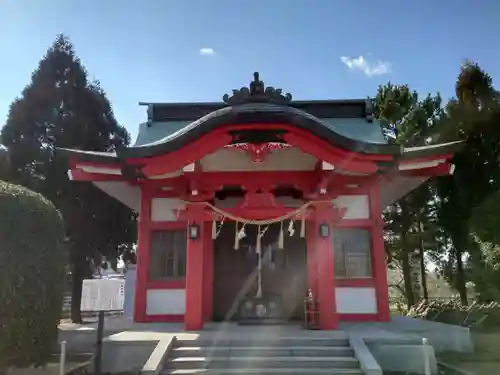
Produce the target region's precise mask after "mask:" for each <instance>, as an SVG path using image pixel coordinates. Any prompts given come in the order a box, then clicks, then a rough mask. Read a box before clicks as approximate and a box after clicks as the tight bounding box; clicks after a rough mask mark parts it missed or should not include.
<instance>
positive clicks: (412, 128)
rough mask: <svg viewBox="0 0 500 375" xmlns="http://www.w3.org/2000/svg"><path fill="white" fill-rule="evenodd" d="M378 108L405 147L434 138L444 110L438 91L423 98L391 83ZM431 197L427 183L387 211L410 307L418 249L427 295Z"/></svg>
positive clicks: (390, 244) (382, 90)
mask: <svg viewBox="0 0 500 375" xmlns="http://www.w3.org/2000/svg"><path fill="white" fill-rule="evenodd" d="M375 110H376V116H377V118H378V119H379V120H380V121H381V124H382V130H383V132H384V133H385V134H386V136H387V137H388V138H389V139H390V141H391V142H393V143H397V144H401V145H404V146H406V147H408V146H422V145H426V144H430V143H432V142H433V141H434V138H435V137H434V133H435V132H436V130H437V124H438V122H439V119H440V116H441V112H442V109H441V97H440V96H439V94H438V95H435V96H432V95H427V96H426V97H425V98H424V99H423V100H420V98H419V95H418V93H417V92H416V91H411V90H410V89H409V88H408V86H406V85H393V84H391V83H388V84H387V85H384V86H380V87H379V89H378V92H377V96H376V98H375ZM431 198H432V192H431V190H430V184H429V183H424V184H422V185H421V186H419V187H418V188H417V189H415V190H414V191H412V192H410V193H409V194H408V195H406V196H405V197H402V198H400V199H399V200H398V201H396V202H394V204H393V205H392V206H390V207H388V208H387V209H386V211H385V214H384V219H385V222H386V243H387V248H388V249H389V251H390V258H391V259H392V260H393V261H396V262H398V263H399V264H400V265H401V269H402V271H403V279H404V291H405V293H404V294H405V297H406V299H407V304H408V306H409V307H410V306H412V305H414V304H415V303H416V302H418V300H419V299H420V297H421V296H420V293H419V291H418V290H414V289H415V288H413V283H412V278H411V267H410V257H411V254H412V253H414V252H415V251H418V252H419V255H420V262H421V267H420V269H421V274H422V288H421V289H422V291H423V296H424V297H425V298H426V297H427V286H426V284H425V276H426V267H425V250H426V248H427V247H428V244H429V243H430V239H429V238H428V235H426V233H425V231H424V230H423V229H424V228H426V229H428V228H429V227H430V222H431V220H432V216H433V215H432V213H433V210H432V205H429V204H428V203H429V201H431ZM431 246H432V245H431Z"/></svg>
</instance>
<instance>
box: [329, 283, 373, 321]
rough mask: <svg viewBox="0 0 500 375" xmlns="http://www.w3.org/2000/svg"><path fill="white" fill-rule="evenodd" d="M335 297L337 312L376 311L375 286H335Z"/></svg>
mask: <svg viewBox="0 0 500 375" xmlns="http://www.w3.org/2000/svg"><path fill="white" fill-rule="evenodd" d="M335 298H336V303H337V312H338V313H339V314H376V313H377V295H376V293H375V288H365V287H363V288H354V287H337V288H335Z"/></svg>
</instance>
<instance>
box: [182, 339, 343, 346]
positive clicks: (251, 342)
mask: <svg viewBox="0 0 500 375" xmlns="http://www.w3.org/2000/svg"><path fill="white" fill-rule="evenodd" d="M175 346H178V347H188V346H195V347H218V346H224V347H227V346H238V347H255V346H265V347H270V346H272V347H282V346H285V347H291V346H302V347H304V346H315V347H317V346H347V347H349V341H348V340H347V338H335V339H332V338H319V337H314V338H304V337H292V338H275V339H273V338H271V339H270V338H269V337H265V338H264V337H253V338H243V339H237V338H220V339H192V340H189V339H176V341H175Z"/></svg>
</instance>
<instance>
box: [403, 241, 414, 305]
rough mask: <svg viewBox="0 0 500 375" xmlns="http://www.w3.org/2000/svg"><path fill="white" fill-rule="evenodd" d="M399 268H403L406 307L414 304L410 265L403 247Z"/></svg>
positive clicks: (407, 254)
mask: <svg viewBox="0 0 500 375" xmlns="http://www.w3.org/2000/svg"><path fill="white" fill-rule="evenodd" d="M401 268H402V269H403V280H404V283H405V296H406V304H407V306H408V309H410V308H411V307H412V306H413V305H415V295H414V294H413V287H412V283H411V267H410V259H409V253H408V251H406V250H404V249H403V252H402V254H401Z"/></svg>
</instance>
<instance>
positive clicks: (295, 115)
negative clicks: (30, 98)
mask: <svg viewBox="0 0 500 375" xmlns="http://www.w3.org/2000/svg"><path fill="white" fill-rule="evenodd" d="M251 123H259V124H265V123H269V124H279V123H287V124H291V125H293V126H296V127H298V128H300V129H303V130H307V131H309V132H310V133H312V134H313V135H315V136H317V137H318V138H320V139H323V140H326V141H328V142H329V143H331V144H334V145H336V146H338V147H340V148H342V149H345V150H348V151H353V152H357V153H360V154H372V155H374V154H378V155H391V156H393V157H394V158H395V159H396V158H404V159H406V158H410V159H412V158H421V157H425V156H430V155H439V154H443V153H450V152H453V151H455V150H456V148H457V147H459V145H460V142H451V143H445V144H438V145H430V146H422V147H408V148H404V147H402V146H400V145H394V144H387V143H374V142H365V141H360V140H356V139H352V138H349V137H346V136H344V135H342V134H341V133H339V132H337V131H336V130H334V129H332V128H331V127H329V126H327V125H325V123H324V121H322V120H321V119H318V118H316V117H315V116H312V115H310V114H309V113H306V112H304V111H301V110H298V109H296V108H293V107H286V106H277V105H273V104H249V105H241V106H235V107H225V108H222V109H219V110H217V111H214V112H212V113H210V114H208V115H206V116H204V117H202V118H200V119H199V120H197V121H193V122H191V123H189V124H187V125H186V126H184V127H182V128H181V129H179V130H177V131H176V132H174V133H172V134H169V135H167V136H166V137H163V138H161V139H159V140H157V141H153V142H149V143H144V144H141V145H137V146H132V147H127V148H124V149H122V150H117V152H116V153H106V152H95V151H82V150H72V149H60V151H61V152H62V153H64V154H66V155H67V156H74V157H77V159H79V160H81V161H88V162H98V163H104V164H119V163H121V162H122V161H124V160H126V159H128V158H147V157H154V156H158V155H163V154H168V153H172V152H176V151H179V150H180V149H182V148H183V147H185V146H186V145H188V144H190V143H191V142H194V141H196V140H197V139H199V138H201V137H203V136H204V135H205V134H208V133H210V132H211V131H213V130H215V129H217V128H219V127H223V126H227V125H231V124H251Z"/></svg>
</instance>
